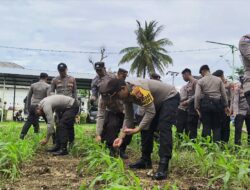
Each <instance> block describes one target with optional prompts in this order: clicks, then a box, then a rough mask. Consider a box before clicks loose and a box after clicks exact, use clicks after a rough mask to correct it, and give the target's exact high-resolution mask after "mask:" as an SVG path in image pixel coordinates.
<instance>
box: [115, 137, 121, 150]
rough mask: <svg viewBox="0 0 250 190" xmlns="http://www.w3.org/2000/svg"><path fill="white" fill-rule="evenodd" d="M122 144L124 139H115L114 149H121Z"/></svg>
mask: <svg viewBox="0 0 250 190" xmlns="http://www.w3.org/2000/svg"><path fill="white" fill-rule="evenodd" d="M122 142H123V139H122V138H117V139H115V141H114V143H113V147H114V148H119V147H120V146H121V144H122Z"/></svg>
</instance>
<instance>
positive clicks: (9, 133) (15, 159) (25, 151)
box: [0, 122, 42, 180]
mask: <svg viewBox="0 0 250 190" xmlns="http://www.w3.org/2000/svg"><path fill="white" fill-rule="evenodd" d="M19 133H20V124H17V123H14V122H9V123H4V124H2V125H1V127H0V180H3V179H6V178H10V179H11V180H15V179H16V178H17V177H19V176H20V166H21V164H22V163H23V162H26V161H29V160H31V159H32V157H33V155H34V154H35V152H36V150H37V148H38V146H39V140H40V139H41V136H42V135H41V134H39V135H29V136H28V138H26V139H25V140H23V141H22V140H19Z"/></svg>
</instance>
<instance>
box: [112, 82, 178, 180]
mask: <svg viewBox="0 0 250 190" xmlns="http://www.w3.org/2000/svg"><path fill="white" fill-rule="evenodd" d="M107 93H108V94H110V97H111V98H112V99H114V98H118V99H121V100H123V102H124V106H125V119H124V123H123V129H122V131H121V134H120V136H119V138H117V139H116V140H115V141H114V143H113V146H114V147H120V146H121V144H122V142H123V140H124V137H125V136H126V135H131V134H135V133H138V132H141V145H142V150H141V151H142V157H141V159H140V160H139V161H137V162H136V163H134V164H131V165H130V168H134V169H146V168H151V167H152V163H151V153H152V151H153V135H154V131H155V130H156V128H157V129H158V130H159V131H160V148H159V156H160V162H159V167H158V170H157V172H156V173H155V174H154V176H153V179H156V180H162V179H165V178H167V170H168V163H169V160H170V159H171V156H172V147H173V142H172V129H171V127H172V125H173V124H174V123H175V117H176V112H177V107H178V105H179V101H180V96H179V94H178V92H177V91H176V89H175V88H174V87H173V86H171V85H168V84H164V83H162V82H159V81H156V80H145V79H140V80H135V81H133V82H131V83H125V82H124V81H123V80H118V79H112V80H111V81H110V82H109V83H108V85H107ZM133 103H134V104H137V105H140V106H142V107H143V108H144V116H143V118H142V121H141V122H140V124H139V127H136V128H133V129H132V128H131V127H132V125H133V122H134V119H133V118H134V113H133V112H134V111H133Z"/></svg>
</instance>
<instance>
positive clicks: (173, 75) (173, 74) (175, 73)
mask: <svg viewBox="0 0 250 190" xmlns="http://www.w3.org/2000/svg"><path fill="white" fill-rule="evenodd" d="M168 74H169V75H170V76H172V85H173V86H174V79H175V77H176V76H177V75H178V74H179V73H178V72H175V71H168V72H167V73H166V75H168Z"/></svg>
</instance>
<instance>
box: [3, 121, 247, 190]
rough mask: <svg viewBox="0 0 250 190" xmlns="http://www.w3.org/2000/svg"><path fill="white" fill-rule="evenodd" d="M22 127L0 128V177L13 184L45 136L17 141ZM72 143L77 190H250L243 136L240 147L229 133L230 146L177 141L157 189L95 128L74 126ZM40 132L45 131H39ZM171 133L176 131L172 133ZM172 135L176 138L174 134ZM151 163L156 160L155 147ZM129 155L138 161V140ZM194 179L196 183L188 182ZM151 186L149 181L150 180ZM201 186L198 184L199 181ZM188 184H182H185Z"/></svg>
mask: <svg viewBox="0 0 250 190" xmlns="http://www.w3.org/2000/svg"><path fill="white" fill-rule="evenodd" d="M20 127H21V124H17V123H12V122H11V123H3V124H0V178H1V179H2V180H3V179H6V178H9V179H12V180H15V179H16V178H18V177H19V176H20V174H21V173H20V166H21V165H22V163H24V162H29V161H31V160H32V158H33V156H34V155H35V153H36V150H37V149H39V146H40V145H39V140H40V139H41V138H42V136H43V134H40V135H35V134H33V133H32V130H31V131H30V132H29V135H28V136H27V138H26V140H24V141H21V140H19V133H20V130H21V128H20ZM75 130H76V138H77V139H76V143H75V146H74V147H73V149H72V150H71V154H72V155H74V156H76V157H79V158H80V160H81V161H80V162H79V165H78V168H77V172H78V175H82V176H83V182H82V186H81V189H82V190H84V189H111V190H116V189H117V190H118V189H119V190H120V189H121V190H123V189H124V190H126V189H132V190H137V189H138V190H140V189H154V190H158V189H166V190H167V189H173V190H176V189H179V188H183V183H184V181H185V179H186V178H188V181H187V183H188V186H189V187H190V188H191V186H194V187H196V186H199V185H202V183H203V186H202V188H200V189H233V190H235V189H236V190H237V189H239V190H240V189H248V188H249V187H250V177H249V176H250V169H249V166H250V149H249V147H248V146H247V145H246V134H244V135H243V145H242V146H241V147H239V146H234V145H233V139H232V138H233V135H234V134H233V133H232V135H231V139H230V143H229V144H228V145H220V144H215V143H209V141H210V139H202V138H198V139H197V141H196V142H190V141H189V140H188V138H187V137H184V140H182V141H180V140H178V139H176V138H175V141H174V142H175V144H174V149H173V158H172V160H171V166H170V171H171V172H170V177H169V180H167V181H165V182H164V183H161V184H156V183H152V182H148V183H147V182H145V179H144V178H139V177H138V176H137V172H134V171H131V170H128V169H127V168H126V167H125V165H124V162H123V161H122V160H121V159H120V158H113V157H110V156H109V152H108V151H107V149H106V148H105V147H104V146H103V145H102V144H98V143H96V142H95V140H94V134H95V125H76V127H75ZM42 131H44V130H42ZM173 131H174V133H175V130H173ZM174 136H175V135H174ZM154 146H155V148H154V153H153V155H152V158H153V160H154V162H155V161H157V160H158V154H157V146H158V145H157V143H155V145H154ZM129 152H130V156H133V157H136V158H139V157H140V135H135V136H134V137H133V141H132V143H131V144H130V146H129ZM193 179H198V180H197V181H198V182H196V181H192V180H193ZM149 181H150V180H149ZM199 181H200V182H199ZM185 183H186V181H185Z"/></svg>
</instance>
